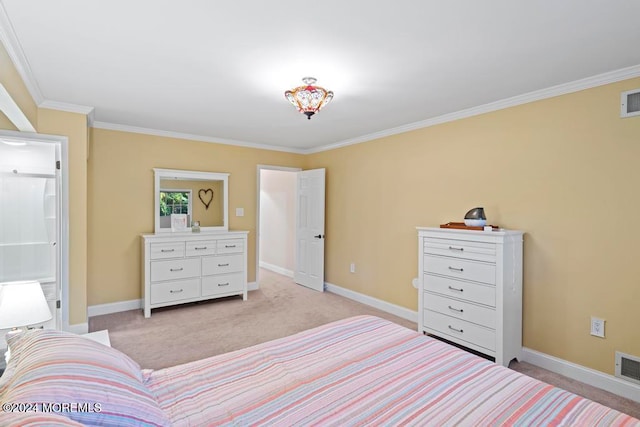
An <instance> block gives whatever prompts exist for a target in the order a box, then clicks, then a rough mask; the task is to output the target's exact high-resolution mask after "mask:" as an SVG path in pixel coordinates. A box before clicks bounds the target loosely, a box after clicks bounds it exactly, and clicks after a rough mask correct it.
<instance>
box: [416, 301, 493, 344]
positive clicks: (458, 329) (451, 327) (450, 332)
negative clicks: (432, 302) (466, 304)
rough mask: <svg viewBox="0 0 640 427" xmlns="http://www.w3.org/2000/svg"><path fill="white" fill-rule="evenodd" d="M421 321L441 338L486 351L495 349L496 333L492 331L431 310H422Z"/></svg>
mask: <svg viewBox="0 0 640 427" xmlns="http://www.w3.org/2000/svg"><path fill="white" fill-rule="evenodd" d="M423 316H424V317H423V321H424V324H425V325H429V328H430V329H433V330H434V331H436V332H437V335H438V336H442V337H443V338H448V337H451V338H454V340H455V342H458V343H460V342H462V341H466V342H468V343H471V344H475V345H477V346H480V347H482V348H486V349H487V350H491V351H495V349H496V332H495V330H493V329H489V328H485V327H483V326H479V325H476V324H475V323H471V322H467V321H466V320H461V319H456V318H454V317H451V316H447V315H444V314H442V313H438V312H435V311H431V310H424V313H423Z"/></svg>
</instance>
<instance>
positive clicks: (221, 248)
mask: <svg viewBox="0 0 640 427" xmlns="http://www.w3.org/2000/svg"><path fill="white" fill-rule="evenodd" d="M242 252H244V240H242V239H227V240H218V253H219V254H233V253H242Z"/></svg>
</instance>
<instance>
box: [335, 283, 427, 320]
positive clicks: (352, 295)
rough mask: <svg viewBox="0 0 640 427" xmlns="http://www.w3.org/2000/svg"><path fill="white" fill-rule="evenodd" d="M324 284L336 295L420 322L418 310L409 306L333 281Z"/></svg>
mask: <svg viewBox="0 0 640 427" xmlns="http://www.w3.org/2000/svg"><path fill="white" fill-rule="evenodd" d="M324 286H325V289H326V290H327V291H329V292H331V293H334V294H336V295H340V296H343V297H345V298H349V299H351V300H354V301H357V302H359V303H362V304H366V305H368V306H371V307H374V308H377V309H378V310H382V311H385V312H387V313H389V314H393V315H395V316H398V317H402V318H403V319H407V320H409V321H411V322H416V323H417V322H418V312H417V311H413V310H409V309H408V308H404V307H401V306H399V305H395V304H392V303H390V302H386V301H383V300H381V299H378V298H374V297H370V296H369V295H365V294H361V293H360V292H356V291H352V290H350V289H345V288H342V287H340V286H338V285H334V284H333V283H329V282H324Z"/></svg>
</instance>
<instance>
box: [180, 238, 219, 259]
mask: <svg viewBox="0 0 640 427" xmlns="http://www.w3.org/2000/svg"><path fill="white" fill-rule="evenodd" d="M217 243H218V242H217V241H216V240H206V241H201V242H187V256H200V255H212V254H215V253H216V245H217Z"/></svg>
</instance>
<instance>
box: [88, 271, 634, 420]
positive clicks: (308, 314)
mask: <svg viewBox="0 0 640 427" xmlns="http://www.w3.org/2000/svg"><path fill="white" fill-rule="evenodd" d="M359 314H371V315H375V316H379V317H383V318H385V319H388V320H391V321H393V322H396V323H398V324H400V325H402V326H405V327H407V328H410V329H414V330H415V329H416V328H417V325H416V324H415V323H413V322H410V321H408V320H405V319H402V318H399V317H397V316H393V315H391V314H388V313H386V312H383V311H380V310H377V309H375V308H372V307H369V306H367V305H363V304H360V303H357V302H354V301H351V300H349V299H347V298H343V297H341V296H338V295H335V294H332V293H330V292H324V293H321V292H316V291H312V290H310V289H307V288H305V287H302V286H298V285H296V284H295V283H293V281H292V280H291V279H290V278H287V277H285V276H281V275H279V274H276V273H272V272H270V271H267V270H260V289H259V290H257V291H252V292H249V298H248V300H247V301H242V299H241V298H239V297H231V298H225V299H219V300H213V301H206V302H200V303H195V304H186V305H181V306H174V307H168V308H161V309H156V310H154V311H153V312H152V314H151V318H149V319H145V318H144V316H143V313H142V310H131V311H125V312H120V313H114V314H106V315H102V316H94V317H91V318H90V319H89V330H90V331H98V330H102V329H108V330H109V338H110V340H111V345H112V346H113V347H114V348H117V349H118V350H120V351H122V352H124V353H126V354H128V355H129V356H131V358H133V359H134V360H136V361H137V362H138V363H139V364H140V365H141V366H142V367H143V368H152V369H159V368H164V367H168V366H173V365H177V364H180V363H186V362H190V361H193V360H198V359H202V358H205V357H209V356H213V355H216V354H221V353H226V352H229V351H233V350H237V349H240V348H245V347H248V346H251V345H254V344H258V343H261V342H265V341H269V340H272V339H275V338H280V337H283V336H287V335H291V334H293V333H296V332H300V331H303V330H306V329H310V328H313V327H316V326H320V325H323V324H325V323H329V322H332V321H334V320H339V319H344V318H347V317H350V316H355V315H359ZM510 368H512V369H514V370H516V371H519V372H522V373H524V374H526V375H529V376H531V377H534V378H538V379H540V380H542V381H544V382H547V383H549V384H552V385H555V386H558V387H561V388H564V389H566V390H569V391H571V392H573V393H576V394H580V395H582V396H585V397H587V398H588V399H591V400H594V401H597V402H600V403H603V404H605V405H607V406H610V407H612V408H615V409H618V410H620V411H622V412H625V413H627V414H630V415H632V416H634V417H636V418H640V403H637V402H634V401H631V400H628V399H624V398H622V397H619V396H617V395H615V394H612V393H608V392H606V391H603V390H600V389H597V388H595V387H591V386H588V385H586V384H583V383H580V382H578V381H574V380H571V379H569V378H566V377H563V376H561V375H558V374H555V373H553V372H549V371H546V370H544V369H541V368H538V367H536V366H534V365H531V364H528V363H525V362H512V363H511V365H510Z"/></svg>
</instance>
